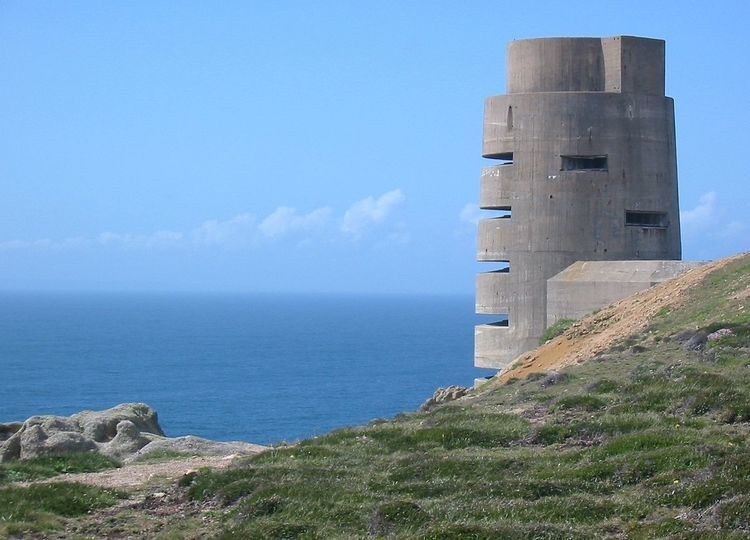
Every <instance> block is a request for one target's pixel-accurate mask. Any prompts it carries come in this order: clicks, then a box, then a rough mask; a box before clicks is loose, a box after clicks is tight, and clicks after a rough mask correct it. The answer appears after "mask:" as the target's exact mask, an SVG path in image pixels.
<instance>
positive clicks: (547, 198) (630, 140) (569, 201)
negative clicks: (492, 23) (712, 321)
mask: <svg viewBox="0 0 750 540" xmlns="http://www.w3.org/2000/svg"><path fill="white" fill-rule="evenodd" d="M507 70H508V74H507V91H508V93H507V94H506V95H501V96H493V97H490V98H488V99H487V100H486V103H485V114H484V141H483V150H482V155H483V156H484V157H486V158H489V159H495V160H502V161H498V164H496V165H489V166H488V167H486V168H484V169H483V170H482V175H481V189H480V207H481V208H483V209H487V210H503V211H506V212H507V211H509V212H510V216H509V217H494V218H488V219H485V220H482V221H481V222H480V223H479V231H478V242H477V246H478V249H477V258H478V260H479V261H487V262H494V263H495V264H497V263H498V262H502V263H507V264H509V270H508V271H503V272H498V271H491V272H486V273H481V274H479V276H478V277H477V294H476V310H477V313H480V314H488V315H496V316H498V317H497V320H502V319H504V318H505V317H507V324H506V323H504V324H499V323H490V324H483V325H479V326H477V327H476V331H475V364H476V365H477V366H478V367H489V368H497V369H501V368H503V367H504V366H505V365H506V364H507V363H508V362H510V361H511V360H513V359H514V358H515V357H516V356H517V355H518V354H520V353H522V352H524V351H526V350H528V349H530V348H533V347H535V346H536V345H537V342H538V338H539V336H540V335H541V334H542V332H543V331H544V329H545V326H546V322H547V314H546V305H547V299H546V282H547V280H548V279H549V278H551V277H552V276H554V275H555V274H557V273H558V272H560V271H561V270H563V269H564V268H566V267H567V266H569V265H570V264H572V263H573V262H575V261H578V260H631V259H680V256H681V253H680V222H679V211H678V202H677V165H676V154H675V133H674V105H673V101H672V99H671V98H669V97H665V96H664V42H663V41H661V40H654V39H644V38H635V37H625V36H618V37H611V38H549V39H529V40H521V41H514V42H512V43H511V44H510V45H509V46H508V56H507ZM564 156H565V157H564ZM571 163H572V165H571ZM580 163H584V165H583V166H581V165H580ZM592 165H594V166H597V168H596V169H594V168H588V167H591V166H592ZM582 167H587V168H582ZM628 212H630V213H629V214H627V213H628ZM626 215H627V216H629V217H628V219H629V220H630V223H626ZM633 216H635V218H634V217H633ZM649 216H652V218H653V219H651V221H652V222H651V223H646V222H643V221H644V220H645V221H649V219H648V217H649ZM634 221H635V223H634Z"/></svg>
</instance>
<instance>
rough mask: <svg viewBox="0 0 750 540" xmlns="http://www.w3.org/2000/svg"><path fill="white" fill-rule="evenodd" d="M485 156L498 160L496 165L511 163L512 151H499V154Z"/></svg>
mask: <svg viewBox="0 0 750 540" xmlns="http://www.w3.org/2000/svg"><path fill="white" fill-rule="evenodd" d="M485 157H486V158H489V159H496V160H498V161H500V163H498V165H513V152H501V153H499V154H490V155H487V156H485Z"/></svg>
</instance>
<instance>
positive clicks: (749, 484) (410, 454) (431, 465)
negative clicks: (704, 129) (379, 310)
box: [181, 257, 750, 539]
mask: <svg viewBox="0 0 750 540" xmlns="http://www.w3.org/2000/svg"><path fill="white" fill-rule="evenodd" d="M749 288H750V257H745V258H743V259H741V260H739V261H736V262H734V263H732V264H729V265H727V266H725V267H724V268H722V269H720V270H718V271H716V272H714V273H713V274H711V275H710V276H709V277H708V279H706V281H705V282H704V283H703V284H702V286H700V287H696V288H695V289H694V290H692V291H691V293H690V296H689V298H687V299H684V302H682V304H681V307H675V308H674V309H670V310H667V311H664V312H660V313H659V314H658V315H657V317H656V318H655V319H654V320H653V321H652V324H651V326H650V327H649V328H648V329H647V331H646V332H644V333H643V334H642V335H636V336H628V337H627V338H625V339H624V340H623V343H620V344H618V346H616V347H614V348H613V349H612V350H610V351H607V352H605V353H602V354H600V355H599V356H598V357H597V358H595V359H594V360H592V361H590V362H588V363H586V364H583V365H580V366H576V367H572V368H568V369H566V370H564V371H563V372H562V373H556V374H550V375H544V374H537V375H534V376H532V377H529V378H528V379H524V380H512V381H511V382H510V383H509V384H505V385H493V383H489V384H490V385H492V386H489V387H488V388H487V389H486V390H484V391H481V393H478V394H476V395H475V396H474V397H473V398H471V399H468V400H461V401H457V402H454V403H450V404H447V405H445V406H443V407H441V408H438V409H437V410H435V411H433V412H430V413H414V414H406V415H401V416H399V417H397V418H396V419H394V420H393V421H390V422H378V423H374V424H373V425H369V426H364V427H358V428H351V429H344V430H339V431H335V432H332V433H331V434H329V435H326V436H324V437H319V438H316V439H310V440H306V441H302V442H301V443H300V444H299V445H297V446H295V447H285V448H284V447H282V448H277V449H275V450H272V451H269V452H266V453H264V454H260V455H258V456H256V457H254V458H252V459H249V460H248V461H246V462H245V463H244V464H243V465H242V466H240V467H237V468H234V469H230V470H227V471H224V472H211V471H208V470H205V471H201V472H200V473H198V474H193V475H190V476H189V477H186V478H184V479H183V480H182V481H181V484H182V486H183V489H184V490H185V493H186V495H187V496H188V497H189V498H191V499H193V500H197V501H206V500H212V501H217V502H218V503H220V504H221V505H224V507H225V509H226V512H225V517H224V527H225V533H224V534H225V537H227V538H245V537H248V538H253V537H259V538H263V537H279V538H281V537H284V538H292V537H299V538H349V537H366V536H368V535H371V536H388V535H391V536H394V537H399V538H404V537H406V538H409V537H412V538H425V539H438V538H475V539H476V538H529V537H533V538H591V537H603V536H614V537H632V538H650V537H664V536H673V537H676V538H695V537H696V536H700V535H701V534H702V535H704V536H705V537H710V538H741V537H746V535H747V534H749V533H750V511H748V508H750V506H748V504H747V503H748V498H749V497H750V447H749V446H748V443H747V441H748V435H750V433H749V432H750V424H749V423H748V422H749V421H750V399H749V398H750V301H749V300H748V298H747V293H748V289H749ZM719 329H729V330H731V332H726V331H724V332H722V333H721V336H720V337H718V338H717V337H716V336H714V339H713V340H711V341H709V340H708V336H709V335H711V334H712V333H713V332H715V331H716V330H719ZM696 336H697V339H694V338H696Z"/></svg>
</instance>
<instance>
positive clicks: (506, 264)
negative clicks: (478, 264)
mask: <svg viewBox="0 0 750 540" xmlns="http://www.w3.org/2000/svg"><path fill="white" fill-rule="evenodd" d="M487 262H489V263H491V264H492V265H493V266H495V267H496V268H495V269H494V270H484V271H482V273H483V274H507V273H509V272H510V261H487ZM487 262H485V261H483V262H482V266H484V267H486V266H487Z"/></svg>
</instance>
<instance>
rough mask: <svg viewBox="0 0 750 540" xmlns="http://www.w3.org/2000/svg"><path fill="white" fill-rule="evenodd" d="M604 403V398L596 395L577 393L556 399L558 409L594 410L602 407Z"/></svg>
mask: <svg viewBox="0 0 750 540" xmlns="http://www.w3.org/2000/svg"><path fill="white" fill-rule="evenodd" d="M604 405H605V402H604V400H603V399H601V398H599V397H597V396H591V395H588V394H578V395H575V396H565V397H563V398H560V399H558V400H557V404H556V408H557V409H559V410H566V409H582V410H584V411H596V410H599V409H601V408H602V407H604Z"/></svg>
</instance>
